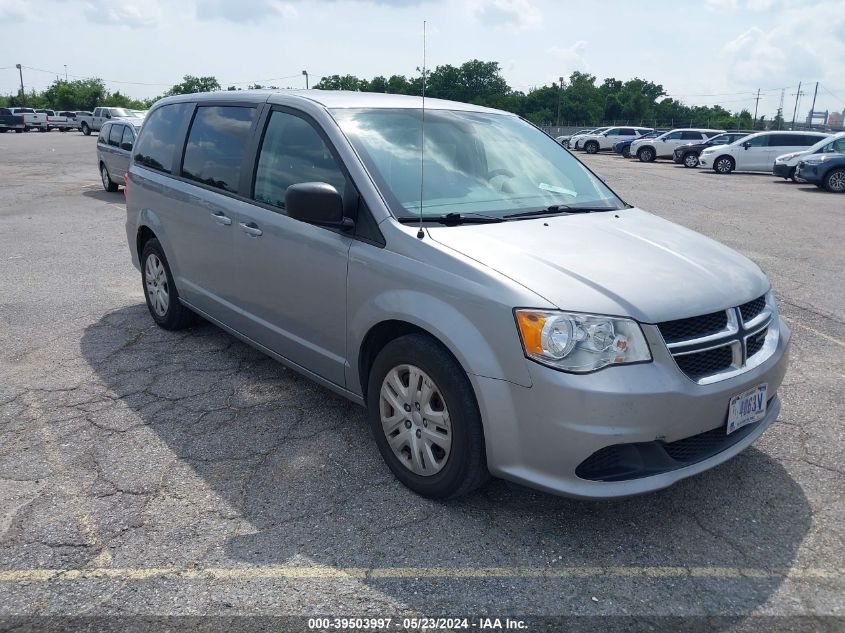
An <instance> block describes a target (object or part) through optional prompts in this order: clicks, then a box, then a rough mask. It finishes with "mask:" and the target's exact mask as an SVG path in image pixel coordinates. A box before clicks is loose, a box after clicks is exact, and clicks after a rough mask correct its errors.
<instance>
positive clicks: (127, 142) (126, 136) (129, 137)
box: [120, 125, 135, 152]
mask: <svg viewBox="0 0 845 633" xmlns="http://www.w3.org/2000/svg"><path fill="white" fill-rule="evenodd" d="M134 142H135V133H134V132H133V131H132V128H131V127H129V126H128V125H124V126H123V136H122V137H121V139H120V149H125V150H126V151H127V152H129V151H131V150H132V143H134Z"/></svg>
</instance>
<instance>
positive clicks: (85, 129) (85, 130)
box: [80, 121, 91, 136]
mask: <svg viewBox="0 0 845 633" xmlns="http://www.w3.org/2000/svg"><path fill="white" fill-rule="evenodd" d="M80 129H81V130H82V133H83V134H84V135H85V136H91V128H90V127H88V124H87V123H86V122H85V121H83V122H82V125H81V126H80Z"/></svg>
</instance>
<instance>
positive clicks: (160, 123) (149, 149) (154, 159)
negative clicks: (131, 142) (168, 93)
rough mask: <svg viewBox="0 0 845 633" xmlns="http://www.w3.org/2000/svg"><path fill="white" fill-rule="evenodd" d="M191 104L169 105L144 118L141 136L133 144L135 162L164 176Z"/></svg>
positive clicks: (168, 169) (170, 164) (191, 106)
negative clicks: (162, 173)
mask: <svg viewBox="0 0 845 633" xmlns="http://www.w3.org/2000/svg"><path fill="white" fill-rule="evenodd" d="M192 108H193V104H190V103H171V104H169V105H165V106H161V107H160V108H156V110H155V111H153V112H152V114H150V115H149V116H148V117H147V120H146V123H145V124H144V133H143V134H141V138H139V139H138V142H137V143H136V144H135V162H136V163H137V164H138V165H143V166H144V167H149V168H150V169H157V170H158V171H163V172H165V173H167V174H169V173H170V171H171V168H172V166H173V155H174V152H175V150H176V143H177V141H181V139H180V138H179V135H180V134H181V132H182V129H183V127H184V125H185V121H186V120H187V118H188V115H189V114H190V112H191V110H192Z"/></svg>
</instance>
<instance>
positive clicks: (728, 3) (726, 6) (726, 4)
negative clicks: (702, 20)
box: [705, 0, 739, 11]
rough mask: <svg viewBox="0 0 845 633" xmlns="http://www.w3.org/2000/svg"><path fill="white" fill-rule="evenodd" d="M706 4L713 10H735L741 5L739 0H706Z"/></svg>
mask: <svg viewBox="0 0 845 633" xmlns="http://www.w3.org/2000/svg"><path fill="white" fill-rule="evenodd" d="M705 4H706V5H707V8H708V9H710V10H711V11H733V10H734V9H736V8H737V7H739V0H706V2H705Z"/></svg>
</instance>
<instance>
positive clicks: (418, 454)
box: [379, 365, 452, 477]
mask: <svg viewBox="0 0 845 633" xmlns="http://www.w3.org/2000/svg"><path fill="white" fill-rule="evenodd" d="M379 414H380V416H381V426H382V430H383V431H384V434H385V436H386V437H387V443H388V445H389V446H390V448H391V450H392V451H393V454H394V455H395V456H396V457H397V458H398V460H399V462H400V463H401V464H402V465H403V466H405V468H407V469H408V470H410V471H411V472H412V473H414V474H415V475H419V476H421V477H430V476H432V475H436V474H437V473H438V472H440V471H441V470H442V469H443V467H444V466H445V465H446V462H447V461H448V459H449V453H450V452H451V450H452V424H451V421H450V419H449V410H448V408H447V407H446V402H445V400H444V399H443V395H442V393H441V391H440V389H439V388H438V386H437V385H436V384H435V382H434V381H433V380H432V379H431V378H430V377H429V376H428V374H426V373H425V372H424V371H422V370H421V369H420V368H419V367H416V366H414V365H398V366H396V367H394V368H393V369H391V370H390V371H389V372H387V375H386V376H385V377H384V380H383V381H382V384H381V391H380V393H379Z"/></svg>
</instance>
